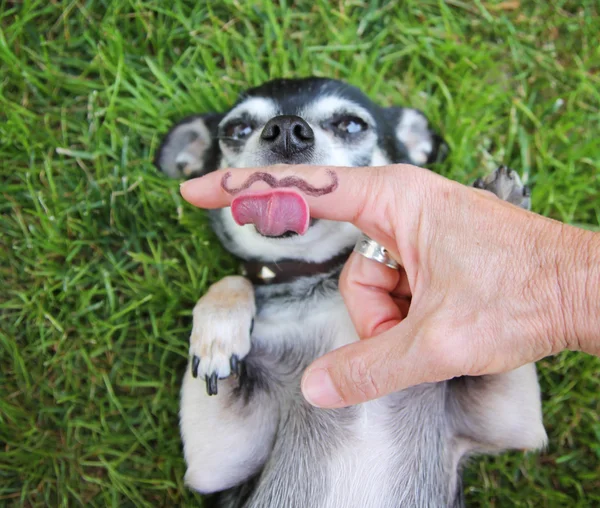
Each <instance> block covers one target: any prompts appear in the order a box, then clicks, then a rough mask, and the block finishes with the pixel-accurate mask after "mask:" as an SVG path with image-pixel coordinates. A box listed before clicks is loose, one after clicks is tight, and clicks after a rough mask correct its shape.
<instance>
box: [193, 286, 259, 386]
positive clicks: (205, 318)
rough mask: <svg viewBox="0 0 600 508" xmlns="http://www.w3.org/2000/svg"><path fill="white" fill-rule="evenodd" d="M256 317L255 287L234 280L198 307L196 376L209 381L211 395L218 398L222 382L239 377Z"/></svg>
mask: <svg viewBox="0 0 600 508" xmlns="http://www.w3.org/2000/svg"><path fill="white" fill-rule="evenodd" d="M255 313H256V306H255V303H254V290H253V288H252V284H250V282H249V281H248V280H247V279H244V278H243V277H233V276H232V277H226V278H224V279H222V280H221V281H219V282H217V283H216V284H213V285H212V286H211V287H210V289H209V290H208V292H207V293H206V294H205V295H204V296H203V297H202V298H200V300H198V303H197V304H196V306H195V307H194V322H193V326H192V333H191V336H190V359H191V362H190V364H191V369H192V376H194V377H198V376H200V378H203V379H205V380H206V391H207V392H208V394H209V395H216V394H217V382H218V380H219V379H225V378H228V377H229V376H230V375H232V374H234V375H238V376H239V374H240V369H241V361H242V360H243V359H244V358H245V357H246V355H247V354H248V353H249V352H250V335H251V333H252V325H253V323H254V315H255Z"/></svg>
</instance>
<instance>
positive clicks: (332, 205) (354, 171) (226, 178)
mask: <svg viewBox="0 0 600 508" xmlns="http://www.w3.org/2000/svg"><path fill="white" fill-rule="evenodd" d="M420 172H426V170H423V169H421V168H417V167H414V166H409V165H395V166H384V167H375V168H343V167H335V166H307V165H303V166H289V165H280V166H274V167H269V168H245V169H237V168H236V169H223V170H219V171H215V172H213V173H209V174H207V175H205V176H202V177H200V178H196V179H193V180H189V181H187V182H185V183H184V184H183V185H182V186H181V195H182V196H183V198H184V199H185V200H186V201H188V202H189V203H191V204H193V205H195V206H198V207H200V208H224V207H227V206H229V205H230V204H231V201H232V199H233V198H234V196H235V195H236V194H237V193H239V192H242V191H244V190H247V189H250V188H251V189H252V190H261V189H267V188H269V187H288V188H296V189H297V190H298V191H299V192H300V193H301V194H302V195H303V196H304V198H305V199H306V201H307V203H308V205H309V207H310V215H311V217H314V218H323V219H330V220H336V221H344V222H351V223H353V224H354V225H356V226H357V227H358V228H360V229H361V230H363V231H365V232H367V233H368V234H371V235H374V236H375V239H377V240H378V241H381V240H384V238H382V236H385V237H386V240H387V242H386V243H389V240H390V239H391V238H393V235H392V228H393V224H391V221H393V219H394V216H395V215H394V214H391V215H390V214H389V210H390V208H391V207H393V206H395V203H396V202H400V203H402V204H403V206H404V205H406V206H417V205H418V204H417V203H415V201H416V200H418V199H419V191H418V189H419V187H420V186H419V185H414V184H413V183H414V182H415V180H416V178H415V174H414V173H420ZM417 183H418V182H417Z"/></svg>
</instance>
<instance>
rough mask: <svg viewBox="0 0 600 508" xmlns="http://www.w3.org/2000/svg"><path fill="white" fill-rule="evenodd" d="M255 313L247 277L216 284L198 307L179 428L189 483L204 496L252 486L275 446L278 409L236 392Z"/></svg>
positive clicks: (264, 399) (261, 395)
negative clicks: (241, 485)
mask: <svg viewBox="0 0 600 508" xmlns="http://www.w3.org/2000/svg"><path fill="white" fill-rule="evenodd" d="M255 312H256V308H255V303H254V291H253V288H252V285H251V284H250V282H248V280H246V279H244V278H243V277H226V278H225V279H223V280H221V281H219V282H217V283H216V284H214V285H213V286H211V288H210V289H209V290H208V292H207V293H206V295H205V296H203V297H202V298H201V299H200V300H199V301H198V303H197V304H196V306H195V308H194V312H193V326H192V333H191V337H190V362H189V365H188V368H187V371H186V373H185V376H184V379H183V386H182V389H181V411H180V427H181V436H182V439H183V443H184V455H185V459H186V462H187V466H188V469H187V472H186V475H185V481H186V483H187V484H188V485H189V486H190V487H192V488H193V489H195V490H197V491H200V492H203V493H211V492H217V491H221V490H225V489H227V488H229V487H232V486H234V485H237V484H239V483H241V482H243V481H244V480H246V479H248V478H249V477H250V476H252V475H253V474H254V473H256V472H257V471H258V470H259V469H260V467H261V466H262V465H263V463H264V461H265V460H266V458H267V455H268V453H269V451H270V449H271V446H272V441H273V437H274V434H275V428H276V423H277V407H276V406H275V404H274V403H273V402H272V400H270V399H269V398H268V397H267V396H266V394H265V393H262V392H259V391H258V390H255V391H254V392H252V394H251V398H244V396H243V395H242V394H241V393H240V391H239V390H236V388H237V387H238V385H239V373H240V369H241V366H240V362H242V360H243V359H244V357H245V356H246V355H247V354H248V352H249V351H250V334H251V328H252V323H253V318H254V314H255ZM232 374H234V375H235V376H232ZM236 378H238V379H236ZM218 380H220V381H218ZM217 382H218V383H219V384H218V395H217Z"/></svg>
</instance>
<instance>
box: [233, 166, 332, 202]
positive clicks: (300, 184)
mask: <svg viewBox="0 0 600 508" xmlns="http://www.w3.org/2000/svg"><path fill="white" fill-rule="evenodd" d="M326 171H327V174H328V175H329V177H330V178H331V183H330V184H329V185H326V186H325V187H314V186H312V185H311V184H309V183H308V182H306V181H305V180H303V179H302V178H300V177H298V176H284V177H283V178H281V179H279V180H278V179H277V178H276V177H274V176H273V175H271V174H269V173H264V172H262V171H258V172H256V173H252V174H251V175H250V176H249V177H248V179H247V180H246V181H245V182H244V183H243V184H242V185H240V186H239V187H234V188H231V187H229V186H228V185H227V182H228V180H229V179H230V178H231V171H227V173H225V174H224V175H223V178H222V179H221V187H222V188H223V190H224V191H225V192H227V193H228V194H232V195H234V194H237V193H238V192H242V191H243V190H246V189H248V188H249V187H251V186H252V185H253V184H254V183H256V182H265V183H266V184H267V185H268V186H269V187H271V188H272V189H278V188H281V187H296V188H297V189H300V190H301V191H302V192H304V193H305V194H308V195H309V196H316V197H317V196H324V195H325V194H329V193H330V192H333V191H334V190H335V189H337V187H338V177H337V175H336V174H335V172H334V171H332V170H331V169H327V170H326Z"/></svg>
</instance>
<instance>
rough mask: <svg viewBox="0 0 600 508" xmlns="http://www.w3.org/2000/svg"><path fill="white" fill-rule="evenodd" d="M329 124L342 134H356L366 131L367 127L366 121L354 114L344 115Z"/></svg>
mask: <svg viewBox="0 0 600 508" xmlns="http://www.w3.org/2000/svg"><path fill="white" fill-rule="evenodd" d="M331 125H332V126H333V127H334V128H335V130H337V131H339V132H341V133H343V134H358V133H359V132H363V131H366V130H367V128H368V126H367V124H366V122H364V121H362V120H361V119H360V118H357V117H356V116H344V117H342V118H340V119H338V120H336V121H335V122H333V123H332V124H331Z"/></svg>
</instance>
